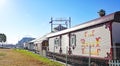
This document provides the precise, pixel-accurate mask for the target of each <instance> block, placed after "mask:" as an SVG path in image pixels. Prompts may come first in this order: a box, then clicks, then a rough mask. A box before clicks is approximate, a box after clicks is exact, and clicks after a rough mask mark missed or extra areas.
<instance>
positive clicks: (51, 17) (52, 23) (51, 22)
mask: <svg viewBox="0 0 120 66" xmlns="http://www.w3.org/2000/svg"><path fill="white" fill-rule="evenodd" d="M50 23H51V32H52V31H53V18H52V17H51V22H50Z"/></svg>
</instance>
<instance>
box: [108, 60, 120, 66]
mask: <svg viewBox="0 0 120 66" xmlns="http://www.w3.org/2000/svg"><path fill="white" fill-rule="evenodd" d="M109 66H120V60H109Z"/></svg>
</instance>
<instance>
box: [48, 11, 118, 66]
mask: <svg viewBox="0 0 120 66" xmlns="http://www.w3.org/2000/svg"><path fill="white" fill-rule="evenodd" d="M119 35H120V12H115V13H112V14H109V15H106V16H103V17H100V18H97V19H95V20H91V21H88V22H86V23H83V24H80V25H77V26H75V27H72V28H69V29H65V30H62V31H59V32H53V33H51V34H49V35H47V37H48V44H49V50H48V55H49V56H51V57H52V56H54V57H55V58H57V59H62V60H65V57H66V54H67V55H68V56H67V57H68V61H69V62H74V63H78V64H87V63H88V60H89V59H91V60H90V61H91V62H95V63H96V64H101V65H105V64H106V63H107V61H108V60H111V59H120V37H119Z"/></svg>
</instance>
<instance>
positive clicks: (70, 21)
mask: <svg viewBox="0 0 120 66" xmlns="http://www.w3.org/2000/svg"><path fill="white" fill-rule="evenodd" d="M69 28H71V17H69Z"/></svg>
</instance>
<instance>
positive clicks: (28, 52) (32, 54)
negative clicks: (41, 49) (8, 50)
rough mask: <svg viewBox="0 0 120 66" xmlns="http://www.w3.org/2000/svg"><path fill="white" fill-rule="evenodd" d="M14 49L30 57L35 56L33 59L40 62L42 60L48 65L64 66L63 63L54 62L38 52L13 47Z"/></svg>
mask: <svg viewBox="0 0 120 66" xmlns="http://www.w3.org/2000/svg"><path fill="white" fill-rule="evenodd" d="M15 51H16V52H19V53H22V54H24V55H27V56H30V57H32V58H35V59H37V60H39V61H40V62H43V63H45V64H47V65H48V66H65V65H63V64H61V63H58V62H55V61H53V60H50V59H48V58H45V57H43V56H40V55H38V54H35V53H32V52H30V51H27V50H23V49H15Z"/></svg>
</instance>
